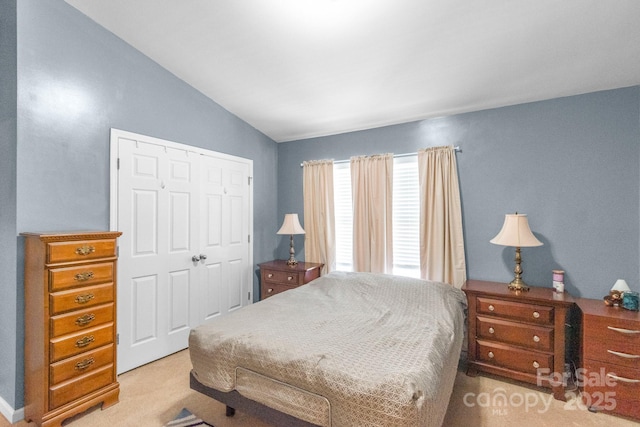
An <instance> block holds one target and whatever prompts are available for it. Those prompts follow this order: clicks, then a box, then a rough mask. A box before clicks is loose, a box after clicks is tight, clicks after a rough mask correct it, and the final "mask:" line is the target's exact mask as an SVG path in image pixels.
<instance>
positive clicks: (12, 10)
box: [0, 0, 22, 403]
mask: <svg viewBox="0 0 640 427" xmlns="http://www.w3.org/2000/svg"><path fill="white" fill-rule="evenodd" d="M16 96H17V77H16V1H15V0H3V1H2V2H0V152H1V153H2V154H0V271H1V272H2V274H0V343H2V345H0V366H2V368H0V396H3V397H5V400H7V401H8V402H9V403H13V402H15V401H16V399H17V398H18V393H21V392H20V391H19V390H18V389H17V388H16V387H15V386H14V384H15V383H16V381H17V378H16V377H17V375H18V371H19V370H20V369H21V368H20V367H21V366H22V361H21V360H22V359H21V357H20V356H19V355H18V353H17V352H16V347H17V346H19V345H22V337H21V336H19V335H18V334H16V329H17V328H18V325H21V324H22V306H21V305H17V304H16V301H17V299H18V296H17V292H18V289H17V287H16V280H17V279H16V275H17V266H16V251H17V249H16ZM20 327H21V326H20ZM18 360H20V362H18Z"/></svg>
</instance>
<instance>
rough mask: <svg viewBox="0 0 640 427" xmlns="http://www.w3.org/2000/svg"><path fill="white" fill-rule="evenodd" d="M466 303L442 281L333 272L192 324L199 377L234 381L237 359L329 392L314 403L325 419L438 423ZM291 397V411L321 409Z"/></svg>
mask: <svg viewBox="0 0 640 427" xmlns="http://www.w3.org/2000/svg"><path fill="white" fill-rule="evenodd" d="M465 307H466V297H465V295H464V293H463V292H462V291H460V290H459V289H456V288H453V287H451V286H449V285H446V284H442V283H436V282H426V281H422V280H417V279H410V278H403V277H397V276H389V275H378V274H371V273H341V272H333V273H330V274H328V275H326V276H323V277H321V278H319V279H316V280H314V281H313V282H311V283H309V284H307V285H305V286H301V287H299V288H297V289H294V290H290V291H287V292H284V293H281V294H277V295H274V296H272V297H270V298H268V299H266V300H264V301H261V302H259V303H255V304H252V305H250V306H247V307H245V308H243V309H240V310H238V311H237V312H234V313H231V314H230V315H227V316H226V317H223V318H220V319H217V320H216V321H214V322H213V323H211V324H207V325H202V326H200V327H198V328H195V329H194V330H193V331H192V332H191V335H190V353H191V360H192V364H193V368H194V373H195V375H196V378H197V379H198V381H199V382H201V383H202V384H204V385H206V386H209V387H212V388H215V389H217V390H220V391H231V390H234V389H236V388H237V381H238V380H237V374H236V371H237V370H236V368H241V369H240V370H239V372H240V371H241V372H242V373H243V375H244V373H246V372H249V373H256V374H261V375H257V377H262V376H264V377H265V378H266V379H267V383H268V381H269V379H272V380H275V381H273V384H278V383H285V384H288V385H290V386H293V387H292V388H299V389H303V390H306V391H308V392H310V393H311V394H312V395H317V396H319V397H322V398H326V399H324V400H325V401H328V404H327V408H325V409H317V408H316V409H317V410H318V411H320V412H322V411H323V410H324V411H327V412H328V415H326V418H328V419H326V420H324V419H322V416H319V418H313V415H309V416H310V417H311V418H310V420H311V421H312V422H316V423H319V424H323V425H332V426H333V427H341V426H345V427H346V426H361V425H362V426H364V425H367V426H384V427H393V426H440V425H441V424H442V421H443V419H444V415H445V413H446V409H447V405H448V402H449V398H450V395H451V390H452V387H453V382H454V379H455V375H456V368H457V364H458V359H459V355H460V350H461V345H462V339H463V326H464V325H463V324H464V313H463V310H464V308H465ZM256 387H259V386H256ZM262 387H263V394H265V395H266V396H268V395H269V394H270V393H269V390H268V388H269V386H267V389H266V390H264V384H262ZM273 389H274V390H275V389H276V387H275V386H274V387H273ZM239 391H240V393H241V394H242V393H243V390H239ZM258 394H259V393H258ZM273 394H274V395H275V394H276V393H275V392H274V393H273ZM292 399H294V400H295V399H299V397H297V398H294V397H292ZM262 403H265V404H267V405H269V403H268V402H262ZM274 406H276V409H279V410H283V408H282V406H281V405H274ZM290 406H292V407H291V408H288V409H287V408H286V407H285V409H284V411H288V412H291V413H292V415H294V416H300V413H301V412H300V411H302V412H305V410H306V412H309V413H310V412H312V411H313V410H315V409H314V408H311V407H310V406H313V404H311V403H303V404H300V405H299V406H309V407H308V408H306V409H305V408H304V407H303V408H298V409H296V408H295V406H296V403H295V402H294V403H291V405H290Z"/></svg>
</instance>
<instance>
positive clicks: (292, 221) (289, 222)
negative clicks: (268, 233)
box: [277, 213, 305, 234]
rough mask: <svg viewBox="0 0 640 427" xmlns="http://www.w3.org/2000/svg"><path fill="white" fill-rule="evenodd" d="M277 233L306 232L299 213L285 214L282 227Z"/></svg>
mask: <svg viewBox="0 0 640 427" xmlns="http://www.w3.org/2000/svg"><path fill="white" fill-rule="evenodd" d="M277 234H305V233H304V228H302V226H301V225H300V220H299V219H298V214H296V213H290V214H285V216H284V222H283V223H282V227H280V230H278V233H277Z"/></svg>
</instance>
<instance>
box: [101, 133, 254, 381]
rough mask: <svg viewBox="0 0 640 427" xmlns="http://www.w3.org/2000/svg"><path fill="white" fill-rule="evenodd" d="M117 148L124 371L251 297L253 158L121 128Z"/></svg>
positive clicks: (169, 349)
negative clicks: (250, 177)
mask: <svg viewBox="0 0 640 427" xmlns="http://www.w3.org/2000/svg"><path fill="white" fill-rule="evenodd" d="M114 145H115V146H116V147H114ZM114 155H117V159H118V160H117V161H116V162H113V163H115V164H116V165H118V166H117V170H116V176H117V180H116V183H115V187H117V189H116V191H115V195H114V191H113V189H112V203H115V204H116V205H117V206H116V208H115V209H113V207H112V228H113V229H117V230H119V231H122V237H121V238H120V240H119V243H120V247H119V256H120V263H119V272H118V278H119V282H118V294H117V298H118V301H117V308H118V373H122V372H125V371H128V370H130V369H133V368H136V367H138V366H140V365H143V364H145V363H148V362H151V361H153V360H156V359H159V358H161V357H164V356H166V355H169V354H171V353H174V352H176V351H179V350H182V349H184V348H186V347H187V345H188V337H189V331H190V330H191V328H193V327H195V326H197V325H199V324H201V323H204V322H205V321H207V320H210V319H213V318H215V317H217V316H221V315H224V314H226V313H228V312H229V311H232V310H234V309H237V308H240V307H242V306H244V305H246V304H248V303H250V302H251V292H250V289H251V288H252V282H251V277H252V276H251V265H252V262H253V261H252V259H251V247H250V244H249V243H248V240H249V238H250V229H251V223H252V218H251V209H250V202H251V191H250V185H249V176H250V173H251V161H248V160H246V159H240V158H234V157H232V156H225V155H219V156H218V155H216V153H213V152H207V151H205V150H201V149H196V148H194V147H189V146H185V145H182V144H176V143H172V142H170V141H163V140H158V139H155V138H151V137H145V136H142V135H136V134H131V133H128V132H123V131H117V130H112V157H113V156H114ZM113 181H114V180H113V179H112V185H114V182H113ZM241 184H244V185H241ZM114 199H115V200H114ZM114 216H115V217H116V220H115V221H114V219H113V217H114Z"/></svg>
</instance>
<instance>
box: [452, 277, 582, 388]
mask: <svg viewBox="0 0 640 427" xmlns="http://www.w3.org/2000/svg"><path fill="white" fill-rule="evenodd" d="M462 290H463V291H464V292H465V293H466V294H467V301H468V305H469V310H468V334H469V335H468V336H469V349H468V368H467V375H470V376H475V375H476V374H477V373H478V372H487V373H491V374H495V375H501V376H504V377H507V378H510V379H513V380H518V381H523V382H528V383H532V384H536V385H540V386H544V387H550V388H552V389H553V396H554V397H555V398H556V399H558V400H565V396H564V391H565V390H564V389H565V387H564V384H563V382H562V380H561V379H562V375H563V373H564V363H565V323H566V322H567V319H568V316H569V311H570V309H571V308H572V306H573V305H574V300H573V298H572V297H571V296H570V295H569V294H568V293H566V292H565V293H556V292H554V290H553V289H551V288H538V287H531V288H530V290H529V291H527V292H515V291H511V290H509V289H508V287H507V284H506V283H497V282H485V281H480V280H468V281H467V282H466V283H465V285H464V286H463V287H462ZM556 379H558V380H560V381H555V380H556Z"/></svg>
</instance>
